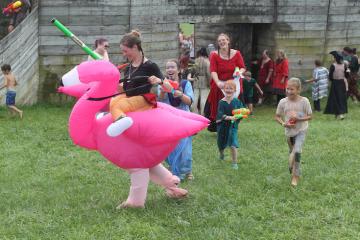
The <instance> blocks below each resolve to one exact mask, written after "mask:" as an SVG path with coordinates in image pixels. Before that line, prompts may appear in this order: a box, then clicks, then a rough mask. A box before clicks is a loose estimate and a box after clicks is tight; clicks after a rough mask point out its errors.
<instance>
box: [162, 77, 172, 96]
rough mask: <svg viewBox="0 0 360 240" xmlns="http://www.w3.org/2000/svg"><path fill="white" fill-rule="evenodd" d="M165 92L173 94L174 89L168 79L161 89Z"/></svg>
mask: <svg viewBox="0 0 360 240" xmlns="http://www.w3.org/2000/svg"><path fill="white" fill-rule="evenodd" d="M160 89H161V90H162V91H164V92H168V93H169V92H172V91H173V89H174V87H173V86H172V85H171V84H170V82H169V80H168V79H164V81H163V84H162V87H161V88H160Z"/></svg>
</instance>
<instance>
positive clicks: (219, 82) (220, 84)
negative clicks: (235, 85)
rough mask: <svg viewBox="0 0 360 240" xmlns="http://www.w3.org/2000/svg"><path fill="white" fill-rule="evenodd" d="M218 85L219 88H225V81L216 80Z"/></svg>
mask: <svg viewBox="0 0 360 240" xmlns="http://www.w3.org/2000/svg"><path fill="white" fill-rule="evenodd" d="M216 85H217V86H218V88H220V89H224V82H223V81H220V80H219V81H217V82H216Z"/></svg>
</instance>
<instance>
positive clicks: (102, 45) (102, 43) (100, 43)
mask: <svg viewBox="0 0 360 240" xmlns="http://www.w3.org/2000/svg"><path fill="white" fill-rule="evenodd" d="M109 48H110V45H109V41H108V40H107V39H105V38H99V39H96V40H95V50H94V52H96V53H98V54H99V55H101V56H102V58H103V59H102V60H106V61H110V60H109V54H108V49H109ZM91 60H94V59H93V58H92V57H91V56H88V61H91Z"/></svg>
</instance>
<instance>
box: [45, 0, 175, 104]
mask: <svg viewBox="0 0 360 240" xmlns="http://www.w3.org/2000/svg"><path fill="white" fill-rule="evenodd" d="M166 2H167V1H165V0H154V1H148V0H126V1H109V0H100V1H92V0H86V1H84V0H82V1H80V0H78V1H70V0H58V1H52V0H42V1H41V2H40V16H39V24H40V26H39V29H40V30H39V32H40V49H39V51H40V68H41V70H40V79H41V86H42V88H41V90H40V93H39V95H40V98H41V99H42V100H46V101H59V98H60V96H59V94H57V93H56V91H55V89H56V87H57V85H58V80H59V79H60V78H61V76H62V75H63V74H64V73H65V72H67V71H68V70H69V69H71V68H72V67H73V66H74V65H76V64H79V63H80V62H82V61H84V60H85V59H86V58H87V55H86V54H85V53H84V52H82V50H81V49H80V48H79V47H77V46H76V45H75V44H74V43H73V42H72V41H71V40H68V39H66V38H65V37H63V34H62V33H61V32H60V31H59V30H57V29H56V28H55V27H53V26H52V25H51V23H50V20H51V19H52V18H53V17H56V18H57V19H59V20H60V21H61V22H62V23H63V24H64V25H66V26H67V27H68V28H69V29H70V30H71V31H73V32H74V34H76V35H77V36H78V37H79V38H80V39H81V40H83V41H84V42H85V43H86V44H87V45H89V46H92V45H93V43H94V41H95V39H96V38H99V37H105V38H107V39H108V40H109V43H110V50H109V55H110V59H111V61H112V62H113V63H114V64H118V63H121V62H123V61H125V59H123V57H122V55H121V53H120V48H119V42H120V39H121V38H122V36H123V35H124V34H125V33H127V32H129V31H130V30H131V29H139V30H140V32H141V33H142V36H141V37H142V41H143V45H142V47H143V49H144V52H145V55H146V56H147V57H149V58H151V59H152V60H153V61H155V62H156V63H158V64H159V65H160V66H163V65H164V62H165V59H167V58H169V57H177V42H176V37H177V30H178V27H177V18H176V16H177V8H176V5H175V4H170V5H167V4H166ZM60 101H61V100H60Z"/></svg>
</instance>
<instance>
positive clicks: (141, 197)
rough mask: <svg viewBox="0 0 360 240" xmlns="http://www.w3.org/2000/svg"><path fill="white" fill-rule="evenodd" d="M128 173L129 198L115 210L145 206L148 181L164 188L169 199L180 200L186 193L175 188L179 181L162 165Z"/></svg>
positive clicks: (132, 170) (131, 170)
mask: <svg viewBox="0 0 360 240" xmlns="http://www.w3.org/2000/svg"><path fill="white" fill-rule="evenodd" d="M128 172H129V174H130V179H131V186H130V191H129V196H128V198H127V200H126V201H125V202H123V203H121V204H120V205H119V206H118V207H117V208H128V207H131V208H143V207H144V206H145V200H146V195H147V188H148V184H149V179H151V181H153V182H154V183H156V184H158V185H160V186H162V187H164V188H165V190H166V194H167V195H168V196H169V197H171V198H182V197H185V196H186V195H187V193H188V192H187V190H185V189H182V188H179V187H178V186H177V185H178V184H179V183H180V179H179V178H178V177H176V176H174V175H172V174H171V173H170V172H169V170H167V169H166V168H165V167H164V166H163V165H162V164H159V165H156V166H155V167H153V168H150V169H148V168H144V169H143V168H136V169H129V170H128Z"/></svg>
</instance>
